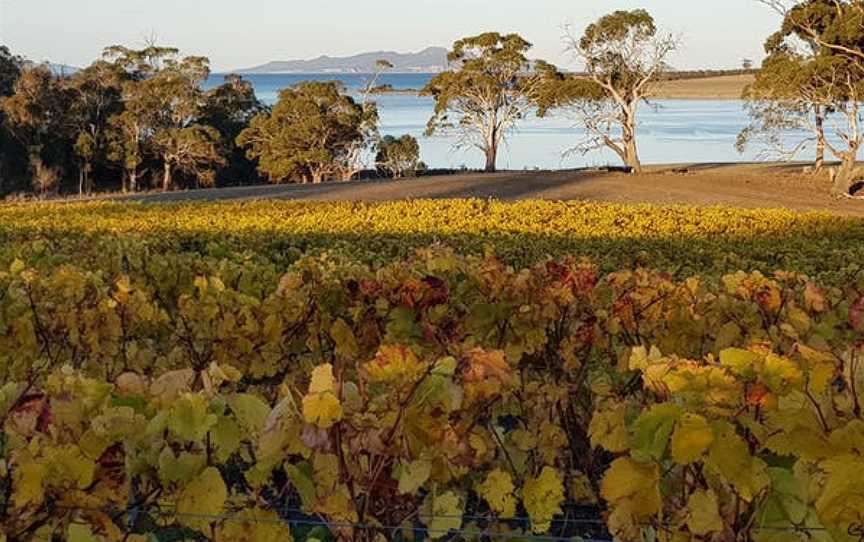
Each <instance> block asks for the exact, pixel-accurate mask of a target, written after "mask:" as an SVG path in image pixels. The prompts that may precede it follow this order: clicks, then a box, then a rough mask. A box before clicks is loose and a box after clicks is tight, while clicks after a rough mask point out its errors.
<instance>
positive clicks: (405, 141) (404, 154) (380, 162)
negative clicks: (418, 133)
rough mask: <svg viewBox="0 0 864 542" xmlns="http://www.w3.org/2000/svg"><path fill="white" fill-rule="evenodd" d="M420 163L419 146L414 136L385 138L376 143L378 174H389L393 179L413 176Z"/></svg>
mask: <svg viewBox="0 0 864 542" xmlns="http://www.w3.org/2000/svg"><path fill="white" fill-rule="evenodd" d="M419 163H420V144H419V143H417V139H416V138H415V137H414V136H411V135H409V134H405V135H403V136H401V137H398V138H396V137H393V136H389V135H388V136H385V137H383V138H381V140H380V141H379V142H378V153H377V154H376V155H375V165H376V166H377V167H378V171H379V172H384V173H386V174H389V175H390V176H391V177H393V178H394V179H401V178H402V177H405V176H406V175H414V174H415V173H416V172H417V168H418V165H419Z"/></svg>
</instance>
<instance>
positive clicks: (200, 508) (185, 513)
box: [177, 467, 228, 531]
mask: <svg viewBox="0 0 864 542" xmlns="http://www.w3.org/2000/svg"><path fill="white" fill-rule="evenodd" d="M227 499H228V488H227V487H225V482H224V481H223V480H222V475H221V474H219V471H218V470H217V469H215V468H213V467H208V468H207V469H204V471H203V472H202V473H201V474H200V475H199V476H198V478H196V479H195V480H193V481H192V482H190V483H189V484H188V485H187V486H186V487H185V488H184V489H183V491H181V492H180V496H179V497H178V498H177V520H178V521H179V522H180V524H182V525H185V526H187V527H189V528H192V529H197V530H199V531H205V530H206V529H208V528H209V526H210V524H211V523H214V522H215V521H216V519H215V517H213V518H211V517H207V516H218V515H219V514H221V513H222V512H223V510H224V508H225V501H226V500H227ZM202 516H204V517H202Z"/></svg>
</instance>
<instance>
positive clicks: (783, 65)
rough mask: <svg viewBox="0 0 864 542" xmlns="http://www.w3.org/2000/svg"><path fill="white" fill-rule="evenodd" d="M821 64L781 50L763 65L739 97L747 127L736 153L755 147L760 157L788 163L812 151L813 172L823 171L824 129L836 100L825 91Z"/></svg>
mask: <svg viewBox="0 0 864 542" xmlns="http://www.w3.org/2000/svg"><path fill="white" fill-rule="evenodd" d="M823 64H824V63H823V62H821V61H820V60H819V59H817V58H814V57H812V56H810V55H803V54H799V53H795V52H792V51H785V50H784V51H775V52H774V53H772V54H771V55H770V56H769V57H768V58H767V59H766V60H765V61H764V62H763V64H762V68H761V70H759V72H758V73H757V75H756V79H755V81H754V82H753V83H752V84H750V85H748V86H747V88H746V89H745V90H744V93H743V96H742V97H743V98H744V100H745V101H746V106H745V107H746V110H747V114H748V116H749V118H750V122H749V123H748V125H747V126H746V127H745V128H744V129H743V130H742V131H741V133H740V134H739V135H738V141H737V143H736V147H737V148H738V150H739V152H744V151H745V150H746V149H747V148H748V147H751V146H757V147H759V148H760V155H761V156H764V157H769V158H781V159H791V158H794V157H795V156H797V155H799V154H800V152H802V151H803V150H804V149H805V148H807V147H809V146H812V147H813V148H814V149H815V158H814V169H815V171H817V172H818V171H821V170H822V168H823V167H824V164H825V150H826V146H827V140H826V127H825V123H826V120H827V117H828V115H829V114H830V113H831V112H832V111H833V110H834V104H835V102H836V98H837V96H836V95H835V94H834V92H833V91H832V90H831V89H830V88H827V87H826V86H825V85H824V78H823V75H824V74H823V73H822V72H821V70H822V69H823V67H824V65H823ZM799 133H803V134H805V135H804V136H797V134H799ZM807 134H809V135H807ZM793 136H797V137H794V138H793Z"/></svg>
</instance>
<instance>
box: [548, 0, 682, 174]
mask: <svg viewBox="0 0 864 542" xmlns="http://www.w3.org/2000/svg"><path fill="white" fill-rule="evenodd" d="M677 47H678V41H677V40H676V39H675V38H674V37H673V36H671V35H665V34H662V33H660V32H659V31H658V29H657V26H656V24H655V22H654V18H653V17H652V16H651V15H650V14H649V13H648V12H647V11H645V10H643V9H637V10H633V11H616V12H613V13H611V14H609V15H605V16H603V17H601V18H600V19H598V20H597V21H596V22H594V23H592V24H590V25H589V26H588V27H587V28H586V29H585V31H584V34H583V35H582V36H581V37H580V38H577V37H575V36H573V35H572V34H570V35H568V37H567V49H568V51H570V52H572V53H573V54H574V55H575V56H576V57H577V58H579V59H580V60H581V61H582V62H584V64H585V74H584V75H568V76H563V75H560V74H558V75H557V77H549V78H547V79H546V81H545V84H544V85H543V86H542V87H541V91H540V97H539V99H538V102H539V105H540V113H541V115H542V114H545V113H546V112H547V111H549V110H553V109H561V108H563V109H565V110H566V111H567V112H568V113H569V114H571V115H573V116H575V117H576V120H577V122H579V123H580V124H581V125H582V126H583V127H584V128H585V130H586V132H587V136H586V139H585V140H584V141H582V142H581V143H579V145H577V146H576V147H575V148H574V149H573V151H574V152H580V153H583V154H585V153H588V152H590V151H593V150H595V149H599V148H604V147H606V148H608V149H610V150H612V151H613V152H615V154H617V155H618V156H619V157H620V158H621V160H622V162H623V163H624V165H625V166H627V167H630V168H632V170H633V171H635V172H639V171H641V168H642V163H641V161H640V159H639V153H638V148H637V141H636V129H637V119H636V113H637V108H638V106H639V104H640V103H641V102H643V101H645V100H646V98H647V97H648V96H649V95H650V93H651V89H652V87H653V85H654V84H655V83H656V82H657V81H659V80H660V79H661V77H662V76H663V73H664V70H665V67H666V60H667V58H668V57H669V55H670V54H671V53H672V52H674V51H675V50H676V48H677Z"/></svg>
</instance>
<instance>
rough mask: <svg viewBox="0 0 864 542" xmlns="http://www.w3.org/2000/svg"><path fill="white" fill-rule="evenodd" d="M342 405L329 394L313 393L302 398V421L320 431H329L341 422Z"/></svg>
mask: <svg viewBox="0 0 864 542" xmlns="http://www.w3.org/2000/svg"><path fill="white" fill-rule="evenodd" d="M342 414H343V412H342V403H341V402H339V399H338V398H337V397H336V396H335V395H333V394H332V393H331V392H324V393H313V394H309V395H307V396H305V397H304V398H303V419H305V420H306V423H311V424H313V425H316V426H318V427H320V428H321V429H330V428H331V427H333V425H334V424H336V423H337V422H339V421H341V420H342Z"/></svg>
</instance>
